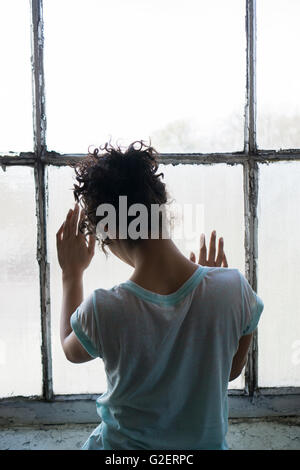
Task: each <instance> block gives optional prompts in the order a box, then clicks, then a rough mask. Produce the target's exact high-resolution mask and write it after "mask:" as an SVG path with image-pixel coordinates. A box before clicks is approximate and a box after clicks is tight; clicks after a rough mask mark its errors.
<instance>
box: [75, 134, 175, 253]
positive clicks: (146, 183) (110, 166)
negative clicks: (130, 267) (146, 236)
mask: <svg viewBox="0 0 300 470" xmlns="http://www.w3.org/2000/svg"><path fill="white" fill-rule="evenodd" d="M136 145H138V146H139V147H138V148H136ZM157 156H158V153H157V151H156V150H155V149H154V148H153V147H152V146H151V145H149V146H147V145H146V144H145V143H144V141H142V140H140V141H135V142H133V143H132V144H130V145H129V146H128V148H127V149H125V150H124V151H122V149H121V147H120V146H115V147H114V146H113V145H111V143H108V142H106V143H105V144H104V145H103V146H100V147H99V148H95V150H94V151H93V152H92V153H91V152H90V151H89V153H88V155H87V156H86V157H85V158H83V159H82V160H80V161H79V162H75V163H74V162H73V163H70V166H71V167H72V168H73V169H74V170H75V174H76V176H75V178H76V180H77V182H78V184H74V186H73V187H74V189H73V193H74V198H75V201H76V202H79V204H80V205H81V207H82V209H83V211H84V215H83V218H82V220H81V222H80V224H79V230H80V231H81V232H82V233H84V235H85V236H87V235H89V234H94V235H95V236H96V239H97V240H98V242H101V245H102V250H103V251H104V252H105V253H106V251H105V245H106V244H109V243H110V240H109V239H108V238H107V239H105V240H103V239H102V238H100V237H99V236H98V234H97V232H96V227H97V224H98V222H99V221H100V220H101V219H102V217H101V216H96V210H97V207H98V206H99V205H100V204H103V203H109V204H112V205H113V206H114V208H115V209H116V216H117V220H118V217H119V212H118V208H119V196H127V204H128V207H129V206H130V205H132V204H135V203H140V204H144V205H145V206H146V207H147V210H148V214H150V212H151V204H159V205H162V204H165V203H167V200H168V194H167V191H166V187H165V183H163V182H162V181H161V177H162V178H163V177H164V175H163V173H157V170H158V162H157ZM131 219H132V217H129V216H128V225H129V224H130V221H131ZM150 219H151V217H150V216H149V220H148V227H150V224H151V220H150ZM127 235H128V234H127ZM127 241H128V242H129V243H137V242H139V241H140V239H138V240H132V239H130V237H129V236H127Z"/></svg>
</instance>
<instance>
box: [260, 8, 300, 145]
mask: <svg viewBox="0 0 300 470" xmlns="http://www.w3.org/2000/svg"><path fill="white" fill-rule="evenodd" d="M299 16H300V2H299V1H298V0H263V1H260V2H257V138H258V145H259V147H260V148H265V149H280V148H300V133H299V126H300V95H299V80H300V65H299V60H297V57H298V49H299V42H300V31H299Z"/></svg>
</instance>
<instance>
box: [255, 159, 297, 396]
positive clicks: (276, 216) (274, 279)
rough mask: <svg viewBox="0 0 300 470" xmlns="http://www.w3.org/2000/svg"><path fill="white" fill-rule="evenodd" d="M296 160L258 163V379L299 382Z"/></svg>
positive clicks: (269, 383) (271, 383) (270, 382)
mask: <svg viewBox="0 0 300 470" xmlns="http://www.w3.org/2000/svg"><path fill="white" fill-rule="evenodd" d="M299 181H300V164H299V163H298V162H293V163H289V162H280V163H274V164H271V165H269V166H265V165H260V191H259V207H258V208H259V212H258V215H259V239H258V242H259V245H258V249H259V253H258V256H259V276H258V281H259V285H258V294H259V295H261V297H262V299H263V301H264V304H265V309H264V311H263V313H262V317H261V321H260V325H259V329H258V350H259V356H258V357H259V368H258V372H259V377H258V379H259V385H260V386H261V387H279V386H290V385H291V386H294V385H295V386H296V385H298V386H299V385H300V360H299V358H300V319H299V311H300V293H299V279H300V267H299V266H300V263H299V259H300V247H299V217H298V214H299V206H300V188H299Z"/></svg>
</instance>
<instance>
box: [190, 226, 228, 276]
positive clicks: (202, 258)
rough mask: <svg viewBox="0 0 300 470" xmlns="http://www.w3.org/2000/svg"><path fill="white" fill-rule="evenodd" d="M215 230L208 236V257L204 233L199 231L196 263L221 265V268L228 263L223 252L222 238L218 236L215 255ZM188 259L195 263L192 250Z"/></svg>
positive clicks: (225, 266) (226, 266)
mask: <svg viewBox="0 0 300 470" xmlns="http://www.w3.org/2000/svg"><path fill="white" fill-rule="evenodd" d="M216 235H217V234H216V231H215V230H213V232H212V233H211V237H210V245H209V255H208V259H206V256H207V250H206V245H205V234H204V233H201V237H200V253H199V261H198V264H201V266H223V268H228V263H227V259H226V255H225V253H224V240H223V238H222V237H221V238H219V248H218V250H219V251H218V255H217V258H216V259H215V256H216ZM190 260H191V261H193V262H194V263H196V255H195V253H194V252H191V254H190Z"/></svg>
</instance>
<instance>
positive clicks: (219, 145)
mask: <svg viewBox="0 0 300 470" xmlns="http://www.w3.org/2000/svg"><path fill="white" fill-rule="evenodd" d="M57 12H59V14H57ZM44 17H45V37H46V41H45V73H46V92H47V97H46V98H47V112H48V132H47V135H48V148H49V149H50V150H58V151H60V152H83V153H86V152H87V149H88V146H89V145H99V143H103V142H105V141H106V140H109V138H110V137H112V139H113V140H116V139H120V142H121V143H124V144H128V143H129V142H131V141H133V140H139V139H141V138H142V139H145V140H147V141H148V139H149V137H151V139H152V144H153V145H154V146H157V147H158V149H159V150H160V151H161V152H217V151H222V152H224V151H238V150H242V149H243V113H244V100H245V70H246V66H245V55H246V54H245V47H246V46H245V19H244V17H245V2H244V1H238V2H237V1H236V0H227V1H226V2H224V1H223V0H211V1H209V2H207V1H206V0H205V1H204V0H188V1H186V2H183V1H182V0H164V1H163V2H160V1H158V0H156V1H155V0H144V1H140V0H129V1H126V2H124V1H122V0H110V1H109V2H107V1H104V0H88V1H85V2H82V1H78V0H72V1H70V0H69V1H64V2H60V1H58V0H51V1H50V0H46V1H45V2H44Z"/></svg>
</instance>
